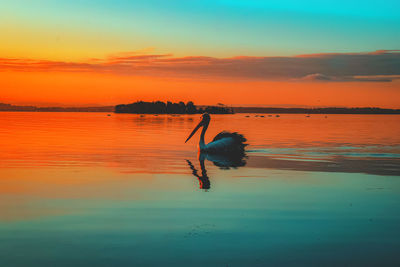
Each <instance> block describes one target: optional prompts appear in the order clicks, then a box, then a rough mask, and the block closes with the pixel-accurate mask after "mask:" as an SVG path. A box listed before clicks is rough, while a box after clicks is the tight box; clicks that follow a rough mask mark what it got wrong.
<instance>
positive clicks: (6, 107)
mask: <svg viewBox="0 0 400 267" xmlns="http://www.w3.org/2000/svg"><path fill="white" fill-rule="evenodd" d="M232 110H233V113H253V114H257V113H259V114H360V115H362V114H365V115H368V114H371V115H372V114H376V115H377V114H382V115H399V114H400V109H382V108H365V107H364V108H337V107H329V108H276V107H232ZM114 111H115V106H101V107H35V106H17V105H11V104H3V103H0V112H95V113H96V112H98V113H113V112H114ZM138 114H142V113H138ZM143 114H145V113H143ZM155 114H156V113H155ZM160 114H162V113H160Z"/></svg>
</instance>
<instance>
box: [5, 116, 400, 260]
mask: <svg viewBox="0 0 400 267" xmlns="http://www.w3.org/2000/svg"><path fill="white" fill-rule="evenodd" d="M198 120H199V115H194V116H169V115H166V116H163V115H160V116H152V115H146V116H144V117H141V116H139V115H126V114H121V115H116V114H111V116H107V114H104V113H5V112H2V113H0V125H1V127H0V266H149V265H155V266H266V265H269V266H277V265H282V266H310V265H314V266H327V265H329V266H382V265H386V266H399V265H400V256H399V255H400V228H399V225H400V116H396V115H392V116H390V115H389V116H386V115H376V116H375V115H374V116H372V115H328V116H327V117H325V115H311V117H309V118H307V117H306V116H305V115H281V117H275V116H272V117H268V116H267V115H266V116H265V117H254V115H250V117H246V115H245V114H236V115H214V116H212V120H211V124H210V127H209V130H208V132H207V135H206V139H207V140H208V141H209V140H211V139H212V138H213V137H214V136H215V135H216V134H217V133H218V132H220V131H221V130H224V129H225V130H233V131H238V132H240V133H242V134H244V135H245V136H246V138H247V139H248V143H249V144H250V146H249V147H248V153H247V157H246V158H244V159H242V160H240V161H239V162H236V164H235V165H236V166H237V167H230V166H232V164H230V161H229V160H225V159H217V161H216V159H215V158H207V157H203V156H202V157H201V158H200V159H199V158H198V156H197V149H196V145H197V141H198V135H196V136H195V137H194V138H192V139H191V140H190V142H188V143H187V144H184V141H185V139H186V137H187V136H188V134H189V133H190V131H191V130H192V129H193V128H194V126H195V125H196V124H197V122H198ZM213 160H214V161H213ZM221 162H222V164H221Z"/></svg>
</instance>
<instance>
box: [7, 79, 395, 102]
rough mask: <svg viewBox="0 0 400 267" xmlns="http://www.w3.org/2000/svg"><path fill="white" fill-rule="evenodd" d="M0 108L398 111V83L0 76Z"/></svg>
mask: <svg viewBox="0 0 400 267" xmlns="http://www.w3.org/2000/svg"><path fill="white" fill-rule="evenodd" d="M0 88H1V90H2V93H1V98H0V102H4V103H13V104H35V105H41V106H48V105H72V106H76V105H78V106H79V105H108V104H110V105H111V104H117V103H128V102H133V101H136V100H145V101H146V100H147V101H151V100H163V101H165V100H172V101H180V100H182V101H189V100H192V101H194V102H195V103H197V104H215V103H219V102H221V103H225V104H234V105H238V104H247V105H250V104H254V105H256V104H264V105H307V106H353V107H354V106H379V107H386V108H399V107H400V103H399V102H400V101H399V99H400V90H399V88H400V82H399V81H398V80H394V81H392V82H324V81H311V82H310V81H301V82H298V81H290V82H288V81H259V80H235V81H231V80H228V79H226V78H220V79H214V78H204V79H201V78H182V77H179V78H176V77H175V78H173V77H171V78H167V77H158V76H157V77H145V76H129V75H118V74H113V73H110V74H104V73H96V72H94V73H93V72H47V71H42V72H36V71H23V72H22V71H3V72H0Z"/></svg>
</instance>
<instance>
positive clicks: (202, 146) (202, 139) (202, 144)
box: [199, 122, 210, 150]
mask: <svg viewBox="0 0 400 267" xmlns="http://www.w3.org/2000/svg"><path fill="white" fill-rule="evenodd" d="M209 123H210V122H207V123H206V124H204V126H203V129H202V130H201V135H200V142H199V148H200V150H202V149H204V148H205V147H206V143H205V142H204V136H205V135H206V131H207V128H208V124H209Z"/></svg>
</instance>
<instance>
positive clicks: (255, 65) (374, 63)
mask: <svg viewBox="0 0 400 267" xmlns="http://www.w3.org/2000/svg"><path fill="white" fill-rule="evenodd" d="M7 70H8V71H47V72H51V71H58V72H60V71H61V72H104V73H114V74H120V75H137V76H168V77H191V78H196V77H197V78H221V77H222V78H230V79H257V80H287V81H315V82H349V81H363V82H390V81H392V80H393V79H399V77H400V53H399V50H377V51H374V52H369V53H326V54H309V55H298V56H293V57H247V56H238V57H232V58H215V57H205V56H189V57H174V56H173V55H171V54H140V53H139V52H137V51H134V52H124V53H118V54H113V55H110V56H109V57H106V58H104V59H90V60H88V61H87V62H63V61H51V60H33V59H16V58H0V71H7Z"/></svg>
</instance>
